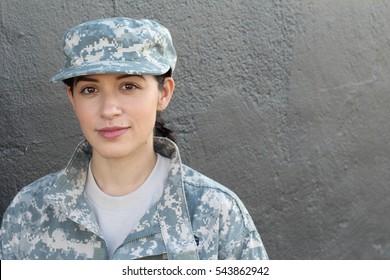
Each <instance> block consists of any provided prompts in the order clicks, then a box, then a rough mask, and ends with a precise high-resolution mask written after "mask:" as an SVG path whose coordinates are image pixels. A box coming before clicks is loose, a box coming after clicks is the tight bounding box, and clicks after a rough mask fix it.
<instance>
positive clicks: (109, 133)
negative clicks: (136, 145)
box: [98, 126, 129, 139]
mask: <svg viewBox="0 0 390 280" xmlns="http://www.w3.org/2000/svg"><path fill="white" fill-rule="evenodd" d="M128 129H129V128H128V127H119V126H112V127H104V128H102V129H99V130H98V133H99V134H100V135H101V136H103V137H104V138H107V139H113V138H116V137H119V136H121V135H122V134H124V133H125V132H126V131H127V130H128Z"/></svg>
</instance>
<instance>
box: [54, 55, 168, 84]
mask: <svg viewBox="0 0 390 280" xmlns="http://www.w3.org/2000/svg"><path fill="white" fill-rule="evenodd" d="M170 68H171V67H170V66H169V65H167V64H162V63H156V61H154V62H153V63H151V62H149V61H148V60H146V59H140V58H138V59H137V60H135V61H131V62H129V61H99V62H94V63H88V64H84V65H81V66H78V67H73V68H68V69H66V70H63V71H61V72H59V73H57V74H56V75H54V76H53V77H52V78H51V79H50V81H52V82H57V81H63V80H66V79H70V78H74V77H78V76H86V75H95V74H129V75H162V74H165V73H166V72H168V71H169V69H170Z"/></svg>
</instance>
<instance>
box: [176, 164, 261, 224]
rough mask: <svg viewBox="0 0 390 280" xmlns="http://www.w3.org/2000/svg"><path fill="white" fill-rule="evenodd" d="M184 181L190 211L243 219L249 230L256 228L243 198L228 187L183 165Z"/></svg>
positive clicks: (237, 219)
mask: <svg viewBox="0 0 390 280" xmlns="http://www.w3.org/2000/svg"><path fill="white" fill-rule="evenodd" d="M183 183H184V190H185V194H186V199H187V204H188V209H189V211H190V212H191V213H192V212H197V211H199V209H201V212H202V213H203V214H205V213H209V214H210V213H211V214H212V215H219V214H223V215H224V216H231V217H235V218H234V219H235V220H236V221H239V220H241V221H242V223H243V224H244V225H245V227H246V228H247V229H248V230H249V231H253V230H255V226H254V224H253V221H252V218H251V217H250V214H249V212H248V210H247V209H246V207H245V205H244V204H243V203H242V201H241V199H240V198H239V197H238V196H237V195H236V193H235V192H233V191H232V190H230V189H229V188H228V187H226V186H224V185H222V184H220V183H218V182H216V181H215V180H213V179H211V178H209V177H207V176H206V175H204V174H202V173H200V172H198V171H196V170H194V169H192V168H191V167H188V166H186V165H183ZM192 214H193V213H192Z"/></svg>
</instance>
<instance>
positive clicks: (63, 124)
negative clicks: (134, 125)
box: [0, 0, 390, 259]
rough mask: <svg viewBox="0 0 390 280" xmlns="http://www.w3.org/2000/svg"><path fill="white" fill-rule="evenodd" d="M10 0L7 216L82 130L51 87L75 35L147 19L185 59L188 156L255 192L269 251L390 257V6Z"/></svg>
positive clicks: (180, 79)
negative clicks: (65, 44) (95, 24)
mask: <svg viewBox="0 0 390 280" xmlns="http://www.w3.org/2000/svg"><path fill="white" fill-rule="evenodd" d="M0 1H1V2H0V3H1V4H0V85H1V86H0V120H1V126H0V182H1V186H0V206H1V213H3V212H4V210H5V208H6V206H7V205H8V204H9V202H10V201H11V199H12V197H13V196H14V195H15V193H16V192H17V191H18V190H20V189H21V188H22V187H23V186H24V185H26V184H28V183H29V182H31V181H33V180H35V179H37V178H38V177H40V176H43V175H44V174H46V173H48V172H53V171H57V170H59V169H61V168H62V167H64V165H65V164H66V162H67V160H68V158H69V157H70V155H71V153H72V152H73V149H74V147H75V145H76V144H77V143H78V142H79V141H80V140H81V139H82V136H81V132H80V130H79V128H78V124H77V121H76V120H75V118H74V116H73V112H72V110H71V107H70V104H69V103H68V101H67V98H66V94H65V91H64V87H63V85H62V84H50V83H49V82H48V80H49V78H50V77H51V76H52V75H53V74H54V73H55V72H57V70H58V69H59V68H60V67H61V66H62V55H61V50H60V38H61V36H62V33H63V31H64V30H65V29H66V28H69V27H71V26H73V25H75V24H78V23H80V22H83V21H85V20H88V19H93V18H98V17H109V16H129V17H137V18H139V17H147V18H152V19H157V20H158V21H160V22H161V23H162V24H164V25H166V26H167V27H168V28H169V29H170V30H171V32H172V35H173V38H174V40H175V45H176V49H177V52H178V55H179V61H178V66H177V71H176V74H175V78H176V81H177V89H176V96H175V97H174V100H173V102H172V103H171V105H170V107H169V110H168V111H167V112H166V113H165V117H166V118H167V119H168V120H169V125H170V126H171V127H172V128H174V129H175V130H176V132H177V135H178V139H179V140H178V144H179V146H180V147H181V149H182V150H181V151H182V152H181V153H182V156H183V159H184V161H185V162H186V163H187V164H189V165H191V166H192V167H194V168H196V169H198V170H200V171H201V172H203V173H205V174H206V175H208V176H210V177H212V178H214V179H216V180H218V181H220V182H221V183H223V184H225V185H227V186H229V187H230V188H231V189H233V190H234V191H235V192H236V193H237V194H238V195H239V196H240V197H241V198H242V200H243V201H244V203H245V204H246V206H247V208H248V209H249V211H250V212H251V214H252V216H253V218H254V220H255V223H256V225H257V227H258V229H259V231H260V232H261V235H262V237H263V240H264V242H265V245H266V247H267V249H268V252H269V255H270V257H271V258H273V259H389V258H390V234H389V233H390V215H389V213H390V187H389V181H390V153H389V152H390V144H389V143H390V113H389V108H390V94H389V88H390V81H389V77H390V66H389V65H390V22H389V14H390V6H389V5H390V4H389V2H388V1H386V0H365V1H352V0H343V1H336V0H324V1H310V0H302V1H298V0H297V1H292V0H281V1H267V0H223V1H219V0H212V1H210V0H207V1H205V0H197V1H191V0H178V1H169V0H158V1H151V0H135V1H134V0H132V1H129V0H112V1H108V0H107V1H103V0H84V1H76V0H70V1H63V0H30V1H25V0H0Z"/></svg>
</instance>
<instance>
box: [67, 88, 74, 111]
mask: <svg viewBox="0 0 390 280" xmlns="http://www.w3.org/2000/svg"><path fill="white" fill-rule="evenodd" d="M66 93H67V94H68V98H69V100H70V103H72V106H73V109H74V98H73V92H72V90H71V89H70V87H67V88H66Z"/></svg>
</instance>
